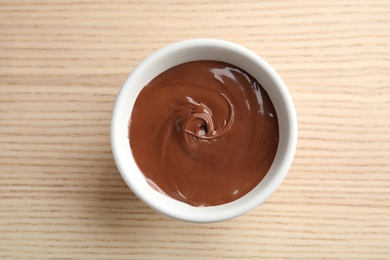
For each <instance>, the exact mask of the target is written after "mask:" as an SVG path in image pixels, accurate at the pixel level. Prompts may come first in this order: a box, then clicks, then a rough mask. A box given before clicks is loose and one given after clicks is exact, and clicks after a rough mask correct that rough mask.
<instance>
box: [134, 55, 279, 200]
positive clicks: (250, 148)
mask: <svg viewBox="0 0 390 260" xmlns="http://www.w3.org/2000/svg"><path fill="white" fill-rule="evenodd" d="M129 139H130V147H131V150H132V153H133V156H134V159H135V161H136V163H137V165H138V167H139V169H140V170H141V171H142V173H143V174H144V176H145V178H146V180H147V181H148V183H149V184H150V186H152V187H153V188H154V189H156V190H157V191H159V192H161V193H163V194H165V195H167V196H170V197H172V198H174V199H176V200H179V201H182V202H185V203H188V204H190V205H192V206H214V205H220V204H224V203H228V202H231V201H234V200H236V199H238V198H240V197H242V196H244V195H245V194H247V193H248V192H250V191H251V190H252V189H253V188H254V187H255V186H256V185H257V184H259V183H260V181H261V180H262V179H263V178H264V176H265V175H266V174H267V172H268V170H269V168H270V167H271V164H272V162H273V160H274V158H275V154H276V150H277V148H278V143H279V126H278V119H277V115H276V111H275V108H274V106H273V104H272V102H271V100H270V98H269V96H268V94H267V92H266V91H265V90H264V89H263V88H262V87H261V86H260V84H259V83H258V82H257V81H256V80H255V79H254V78H253V77H252V76H251V75H250V74H248V73H247V72H245V71H244V70H242V69H240V68H238V67H236V66H234V65H231V64H228V63H224V62H219V61H194V62H188V63H184V64H181V65H178V66H176V67H173V68H171V69H168V70H166V71H164V72H163V73H161V74H160V75H158V76H157V77H155V78H154V79H153V80H152V81H151V82H150V83H148V84H147V85H146V86H145V87H144V88H143V89H142V91H141V92H140V94H139V96H138V97H137V100H136V102H135V105H134V108H133V112H132V115H131V118H130V130H129Z"/></svg>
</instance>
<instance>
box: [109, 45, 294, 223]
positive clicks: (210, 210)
mask: <svg viewBox="0 0 390 260" xmlns="http://www.w3.org/2000/svg"><path fill="white" fill-rule="evenodd" d="M198 46H202V47H205V46H206V48H207V47H213V48H215V47H218V48H225V49H226V50H231V51H235V52H238V53H239V55H242V56H243V58H245V59H251V60H252V61H253V62H255V63H256V64H257V65H258V66H259V68H261V69H262V70H263V71H265V73H267V74H268V75H269V77H270V78H272V80H273V81H274V83H275V85H276V86H277V87H278V88H279V89H280V93H281V94H282V95H283V99H284V103H285V106H286V109H287V116H288V120H289V122H288V126H289V128H290V129H289V138H288V144H287V148H286V153H285V155H284V156H283V163H282V165H280V167H279V170H278V171H277V173H276V176H273V178H272V180H271V181H270V183H269V184H268V185H266V186H265V188H264V189H263V190H262V196H259V195H258V196H254V197H253V198H251V199H249V200H248V201H249V202H247V203H242V205H241V204H240V203H239V202H238V201H240V200H241V199H242V198H241V199H238V200H236V201H234V202H231V203H227V204H223V205H219V206H210V207H198V208H197V207H192V206H189V205H188V207H191V208H192V209H189V210H190V211H192V212H194V213H195V212H199V214H188V212H183V210H178V209H177V208H175V207H174V206H172V205H171V204H170V205H167V203H164V200H165V199H164V198H160V199H159V200H156V199H155V198H152V197H150V196H149V195H148V194H147V193H148V192H149V191H144V190H142V189H141V188H140V187H139V185H137V183H134V182H133V180H132V178H131V174H130V173H129V171H130V167H128V165H126V158H123V156H122V155H121V151H120V150H119V148H118V147H119V143H120V142H121V140H122V139H123V137H120V136H118V135H117V134H116V133H117V132H118V127H120V125H121V124H120V120H121V117H120V111H121V110H122V106H123V104H124V102H125V101H126V99H125V97H124V94H125V93H126V92H128V91H129V88H130V87H131V86H130V84H129V82H130V81H131V79H132V78H133V77H135V75H138V74H139V73H142V72H143V71H144V70H147V67H148V66H149V65H150V64H152V63H153V62H154V61H155V60H158V58H160V57H161V56H163V55H166V54H167V53H168V54H169V53H171V52H177V51H178V50H185V49H187V48H194V47H198ZM179 64H180V63H179ZM177 65H178V64H177ZM252 76H254V77H255V78H256V76H255V75H252ZM130 116H131V115H129V119H130ZM110 123H111V125H110V141H111V149H112V153H113V157H114V160H115V163H116V166H117V168H118V170H119V172H120V174H121V176H122V178H123V179H124V181H125V182H126V184H127V185H128V187H129V188H130V189H131V190H132V191H133V193H134V194H135V195H136V196H137V197H138V198H139V199H140V200H141V201H143V202H144V203H145V204H147V205H148V206H149V207H151V208H152V209H154V210H156V211H158V212H160V213H163V214H165V215H167V216H170V217H173V218H175V219H180V220H184V221H188V222H200V223H205V222H218V221H223V220H227V219H232V218H235V217H238V216H240V215H243V214H245V213H246V212H248V211H250V210H252V209H253V208H255V207H257V206H259V205H260V204H262V203H263V202H264V201H265V200H266V199H267V198H268V197H269V196H270V195H271V194H272V193H273V192H274V191H275V190H276V189H277V188H278V187H279V186H280V184H281V183H282V181H283V180H284V178H285V177H286V175H287V173H288V170H289V168H290V167H291V164H292V161H293V159H294V154H295V150H296V145H297V139H298V123H297V116H296V110H295V107H294V103H293V100H292V97H291V95H290V92H289V91H288V89H287V86H286V85H285V83H284V81H283V80H282V78H281V77H280V76H279V74H278V73H277V72H276V71H275V70H274V68H273V67H271V65H269V64H268V63H267V62H266V61H265V60H264V59H263V58H262V57H260V56H259V55H258V54H256V53H255V52H253V51H251V50H249V49H247V48H245V47H243V46H241V45H238V44H235V43H232V42H228V41H224V40H217V39H208V38H200V39H190V40H185V41H179V42H176V43H173V44H170V45H167V46H165V47H163V48H161V49H159V50H157V51H156V52H154V53H152V54H151V55H150V56H148V57H147V58H146V59H144V60H143V61H141V62H140V63H139V64H138V65H137V66H136V67H135V68H134V69H133V71H132V72H131V73H130V75H129V76H128V78H127V79H126V81H125V82H124V83H123V85H122V87H121V89H120V91H119V93H118V95H117V97H116V100H115V103H114V107H113V110H112V117H111V122H110ZM128 146H129V149H130V144H129V143H128ZM130 150H131V149H130ZM130 153H131V151H130ZM139 173H140V174H141V175H143V174H142V172H141V171H139ZM163 196H164V195H163ZM246 196H247V195H245V196H244V197H246ZM244 197H243V198H244ZM169 199H171V200H174V201H175V202H172V203H173V205H174V204H175V203H182V204H184V203H183V202H179V201H176V200H175V199H172V198H169ZM231 204H234V205H233V206H231V207H230V208H229V205H231ZM185 207H187V206H185Z"/></svg>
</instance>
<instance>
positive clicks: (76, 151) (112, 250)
mask: <svg viewBox="0 0 390 260" xmlns="http://www.w3.org/2000/svg"><path fill="white" fill-rule="evenodd" d="M198 37H212V38H219V39H224V40H230V41H233V42H236V43H238V44H242V45H243V46H245V47H247V48H250V49H252V50H253V51H255V52H256V53H258V54H259V55H261V56H263V57H264V58H265V59H266V60H267V61H268V62H269V63H270V64H271V65H273V66H274V67H275V68H276V70H277V71H278V72H279V73H280V74H281V76H282V77H283V78H284V80H285V82H286V84H287V86H288V87H289V89H290V91H291V94H292V96H293V99H294V102H295V105H296V109H297V113H298V120H299V141H298V148H297V153H296V157H295V160H294V163H293V166H292V168H291V171H290V173H289V174H288V176H287V178H286V180H285V181H284V183H283V184H282V186H281V187H280V188H279V189H278V190H277V192H276V193H275V194H274V195H273V196H272V197H271V198H270V199H269V200H268V201H267V202H266V203H265V204H264V205H263V206H261V207H258V208H256V209H255V210H253V211H252V212H250V213H248V214H246V215H244V216H242V217H239V218H237V219H234V220H230V221H227V222H223V223H215V224H190V223H184V222H180V221H176V220H172V219H170V218H167V217H165V216H162V215H160V214H158V213H155V212H154V211H152V210H151V209H149V208H148V207H147V206H145V205H144V204H143V203H142V202H140V201H139V200H138V199H137V198H136V197H135V196H134V195H133V194H132V193H131V191H130V190H129V189H128V188H127V186H126V185H125V183H124V181H123V180H122V179H121V177H120V175H119V173H118V170H117V169H116V166H115V164H114V161H113V158H112V155H111V148H110V141H109V124H110V117H111V109H112V107H113V102H114V100H115V97H116V94H117V92H118V91H119V89H120V87H121V85H122V83H123V82H124V80H125V79H126V77H127V75H128V74H129V73H130V72H131V70H132V69H133V68H134V67H135V66H136V64H138V63H139V62H140V61H141V60H142V59H144V58H145V57H147V56H148V55H149V54H151V53H152V52H154V51H155V50H157V49H159V48H161V47H163V46H165V45H167V44H169V43H173V42H176V41H179V40H183V39H189V38H198ZM389 127H390V1H368V0H367V1H269V2H267V3H261V2H260V1H247V0H243V1H231V2H230V1H184V0H183V1H157V0H156V1H141V0H139V1H113V0H87V1H80V0H75V1H68V0H61V1H51V2H50V1H43V0H34V1H19V0H18V1H14V0H9V1H5V0H0V259H18V258H23V259H228V258H233V259H246V258H247V259H261V258H265V259H271V258H276V259H287V258H294V259H321V258H329V259H390V134H389Z"/></svg>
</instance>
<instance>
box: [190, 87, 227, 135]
mask: <svg viewBox="0 0 390 260" xmlns="http://www.w3.org/2000/svg"><path fill="white" fill-rule="evenodd" d="M221 95H222V96H223V97H224V98H225V99H226V101H227V103H228V105H229V118H228V119H227V120H224V122H223V127H222V128H221V129H216V128H215V125H214V122H213V119H212V115H213V112H212V111H211V109H210V108H208V107H207V106H206V105H205V104H203V103H198V102H196V101H195V100H193V99H192V98H190V97H187V99H188V102H190V103H191V104H193V105H194V106H195V108H194V109H191V111H190V113H189V115H188V117H187V119H186V120H185V123H184V131H185V132H186V133H187V134H190V135H192V136H195V137H196V138H199V139H201V140H212V139H217V138H220V137H221V136H223V135H224V134H226V132H227V131H229V129H230V127H231V126H232V123H233V120H234V107H233V104H232V103H231V102H230V100H229V99H228V98H227V97H226V95H225V94H223V93H221ZM191 129H193V130H191Z"/></svg>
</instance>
